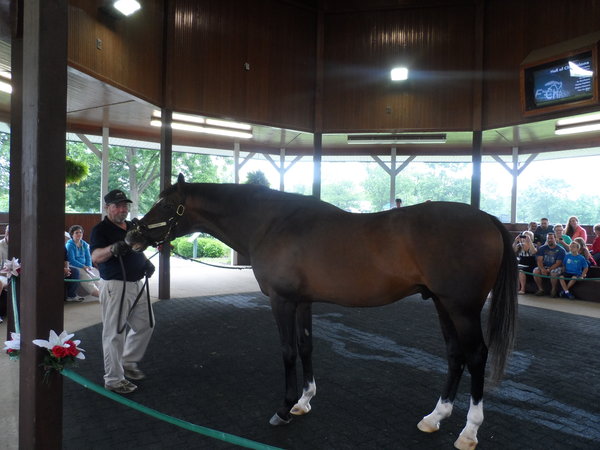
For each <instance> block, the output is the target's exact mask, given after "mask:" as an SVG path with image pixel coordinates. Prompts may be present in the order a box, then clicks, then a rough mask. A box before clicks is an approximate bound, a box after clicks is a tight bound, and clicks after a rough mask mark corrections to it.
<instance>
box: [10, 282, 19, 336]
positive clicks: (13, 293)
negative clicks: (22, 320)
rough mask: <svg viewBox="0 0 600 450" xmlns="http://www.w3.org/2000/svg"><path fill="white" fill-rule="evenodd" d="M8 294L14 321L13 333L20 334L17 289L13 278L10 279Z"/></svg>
mask: <svg viewBox="0 0 600 450" xmlns="http://www.w3.org/2000/svg"><path fill="white" fill-rule="evenodd" d="M10 293H11V297H12V307H13V317H14V319H15V333H19V334H21V326H20V325H19V309H18V308H17V289H16V285H15V277H10Z"/></svg>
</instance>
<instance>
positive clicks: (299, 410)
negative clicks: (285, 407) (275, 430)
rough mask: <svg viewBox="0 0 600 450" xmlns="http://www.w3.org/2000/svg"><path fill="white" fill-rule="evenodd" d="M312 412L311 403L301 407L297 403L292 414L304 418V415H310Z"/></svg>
mask: <svg viewBox="0 0 600 450" xmlns="http://www.w3.org/2000/svg"><path fill="white" fill-rule="evenodd" d="M310 410H311V406H310V403H307V404H306V405H301V404H300V403H296V404H295V405H294V407H293V408H292V409H291V411H290V413H291V414H293V415H295V416H303V415H304V414H308V413H309V412H310Z"/></svg>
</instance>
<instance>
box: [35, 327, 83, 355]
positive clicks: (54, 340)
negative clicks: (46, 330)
mask: <svg viewBox="0 0 600 450" xmlns="http://www.w3.org/2000/svg"><path fill="white" fill-rule="evenodd" d="M73 336H75V334H73V333H71V334H69V333H67V332H66V331H63V332H62V333H60V335H57V334H56V332H55V331H54V330H50V336H49V338H48V340H47V341H45V340H43V339H34V340H33V343H34V344H35V345H37V346H38V347H42V348H47V349H48V350H49V351H52V349H53V348H54V347H56V346H59V347H64V348H68V347H69V344H67V343H66V342H67V341H68V340H70V339H71V338H72V337H73ZM80 343H81V341H80V340H75V341H73V344H75V347H76V348H77V350H79V353H78V354H77V355H76V356H75V357H76V358H77V359H85V355H84V354H83V352H84V351H85V350H84V349H82V348H79V347H78V346H79V344H80Z"/></svg>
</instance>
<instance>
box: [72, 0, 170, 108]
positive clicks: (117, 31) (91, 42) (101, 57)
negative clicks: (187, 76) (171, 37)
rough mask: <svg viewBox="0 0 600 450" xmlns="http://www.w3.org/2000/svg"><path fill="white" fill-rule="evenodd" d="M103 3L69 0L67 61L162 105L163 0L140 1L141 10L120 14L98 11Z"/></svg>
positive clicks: (95, 0)
mask: <svg viewBox="0 0 600 450" xmlns="http://www.w3.org/2000/svg"><path fill="white" fill-rule="evenodd" d="M101 4H102V2H101V1H97V0H70V2H69V24H68V26H69V30H68V33H69V53H68V58H69V65H71V66H73V67H75V68H76V69H78V70H81V71H82V72H84V73H87V74H89V75H92V76H93V77H94V78H97V79H99V80H102V81H106V82H108V83H109V84H111V85H113V86H116V87H118V88H120V89H122V90H124V91H126V92H129V93H131V94H133V95H136V96H137V97H140V98H142V99H145V100H147V101H149V102H151V103H154V104H160V103H161V102H162V85H161V80H162V69H161V67H162V39H163V33H162V28H163V0H154V1H151V2H143V7H142V9H140V10H139V11H137V12H136V13H135V14H133V15H131V16H129V17H121V18H118V16H115V17H111V16H109V15H108V14H106V13H104V12H102V11H101V10H100V9H99V6H100V5H101ZM98 39H100V40H101V48H100V49H99V48H98V45H97V40H98Z"/></svg>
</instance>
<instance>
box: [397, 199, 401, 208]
mask: <svg viewBox="0 0 600 450" xmlns="http://www.w3.org/2000/svg"><path fill="white" fill-rule="evenodd" d="M401 206H402V199H401V198H397V199H396V208H400V207H401Z"/></svg>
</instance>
